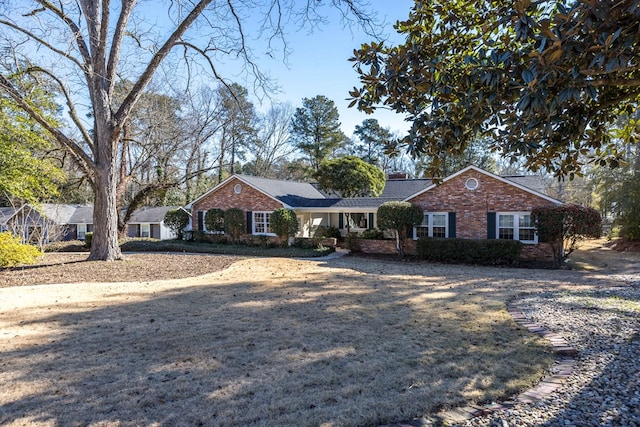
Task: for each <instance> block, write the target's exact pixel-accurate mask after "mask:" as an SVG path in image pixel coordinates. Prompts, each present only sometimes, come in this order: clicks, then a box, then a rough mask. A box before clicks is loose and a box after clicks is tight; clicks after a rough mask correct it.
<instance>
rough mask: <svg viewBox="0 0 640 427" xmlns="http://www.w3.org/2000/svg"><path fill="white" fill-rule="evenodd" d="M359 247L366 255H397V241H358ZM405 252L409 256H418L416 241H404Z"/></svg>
mask: <svg viewBox="0 0 640 427" xmlns="http://www.w3.org/2000/svg"><path fill="white" fill-rule="evenodd" d="M357 242H358V247H359V248H360V251H361V252H363V253H365V254H395V253H396V241H395V240H373V239H358V241H357ZM404 252H405V253H406V254H408V255H415V254H416V241H415V240H412V239H406V240H405V241H404Z"/></svg>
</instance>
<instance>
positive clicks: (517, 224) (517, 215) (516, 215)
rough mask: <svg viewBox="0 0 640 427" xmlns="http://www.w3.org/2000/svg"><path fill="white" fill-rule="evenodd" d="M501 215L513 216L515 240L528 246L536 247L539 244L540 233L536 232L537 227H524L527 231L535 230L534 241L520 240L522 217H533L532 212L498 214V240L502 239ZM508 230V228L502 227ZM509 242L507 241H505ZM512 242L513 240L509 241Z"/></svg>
mask: <svg viewBox="0 0 640 427" xmlns="http://www.w3.org/2000/svg"><path fill="white" fill-rule="evenodd" d="M500 215H503V216H513V240H517V241H520V242H522V243H524V244H527V245H535V244H537V243H538V233H537V232H536V231H535V227H534V226H532V227H524V228H527V229H530V228H533V232H534V235H533V240H521V239H520V217H521V216H524V215H529V216H531V212H524V211H521V212H496V239H500ZM502 228H506V227H502ZM504 240H507V239H504ZM508 240H511V239H508Z"/></svg>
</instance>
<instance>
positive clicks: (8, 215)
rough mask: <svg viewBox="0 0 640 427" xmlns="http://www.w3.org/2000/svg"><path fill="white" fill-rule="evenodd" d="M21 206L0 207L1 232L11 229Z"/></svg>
mask: <svg viewBox="0 0 640 427" xmlns="http://www.w3.org/2000/svg"><path fill="white" fill-rule="evenodd" d="M19 209H20V208H14V207H0V233H2V232H3V231H11V229H12V224H13V221H14V217H15V215H16V213H17V212H18V210H19Z"/></svg>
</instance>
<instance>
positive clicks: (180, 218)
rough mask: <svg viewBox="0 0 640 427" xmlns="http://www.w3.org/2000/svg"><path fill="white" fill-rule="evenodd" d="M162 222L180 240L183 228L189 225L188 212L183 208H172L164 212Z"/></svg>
mask: <svg viewBox="0 0 640 427" xmlns="http://www.w3.org/2000/svg"><path fill="white" fill-rule="evenodd" d="M164 223H165V225H166V226H167V227H169V229H170V230H171V231H173V232H174V233H176V235H177V236H178V240H182V238H183V235H184V229H185V228H186V227H187V225H189V214H188V213H187V212H185V211H184V209H172V210H170V211H168V212H167V213H166V214H165V216H164Z"/></svg>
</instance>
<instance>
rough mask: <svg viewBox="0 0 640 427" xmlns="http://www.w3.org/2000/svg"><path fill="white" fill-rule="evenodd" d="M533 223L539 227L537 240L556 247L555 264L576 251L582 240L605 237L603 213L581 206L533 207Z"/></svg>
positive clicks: (554, 250) (554, 249) (558, 263)
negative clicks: (603, 235)
mask: <svg viewBox="0 0 640 427" xmlns="http://www.w3.org/2000/svg"><path fill="white" fill-rule="evenodd" d="M531 220H532V221H533V222H534V224H535V225H536V231H537V232H538V240H539V241H541V242H547V243H549V244H550V245H551V247H552V248H553V258H554V261H555V263H556V265H560V264H561V263H562V261H563V260H564V259H566V258H567V257H568V256H569V255H570V254H571V253H572V252H573V251H574V250H575V249H576V247H577V244H578V242H579V241H580V240H583V239H585V238H598V237H600V235H601V234H602V217H601V216H600V213H599V212H598V211H596V210H595V209H593V208H588V207H584V206H580V205H570V204H566V205H559V206H552V207H540V208H534V209H533V210H532V211H531Z"/></svg>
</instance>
